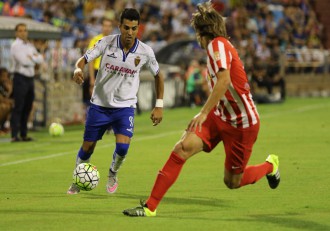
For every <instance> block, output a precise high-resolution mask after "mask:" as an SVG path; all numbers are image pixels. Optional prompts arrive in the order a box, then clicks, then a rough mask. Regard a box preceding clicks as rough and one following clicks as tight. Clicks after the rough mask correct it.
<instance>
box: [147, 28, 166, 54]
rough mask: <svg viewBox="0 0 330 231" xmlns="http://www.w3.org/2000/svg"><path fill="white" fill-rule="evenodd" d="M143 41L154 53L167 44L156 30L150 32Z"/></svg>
mask: <svg viewBox="0 0 330 231" xmlns="http://www.w3.org/2000/svg"><path fill="white" fill-rule="evenodd" d="M145 43H146V44H147V45H149V46H150V47H151V48H152V49H153V50H154V52H155V53H157V51H159V50H160V49H161V48H163V47H164V46H165V45H166V44H167V42H166V41H165V40H164V39H162V38H161V37H160V36H159V33H158V32H153V33H151V34H150V35H149V39H147V41H146V42H145Z"/></svg>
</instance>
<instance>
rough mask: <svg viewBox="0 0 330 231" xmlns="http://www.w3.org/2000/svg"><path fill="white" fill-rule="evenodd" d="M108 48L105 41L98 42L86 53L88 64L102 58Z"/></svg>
mask: <svg viewBox="0 0 330 231" xmlns="http://www.w3.org/2000/svg"><path fill="white" fill-rule="evenodd" d="M106 46H107V44H106V42H105V41H104V39H100V40H98V41H97V42H96V43H95V45H94V46H93V47H91V48H89V49H88V50H87V51H86V53H85V55H84V57H85V59H86V60H87V62H90V61H92V60H94V59H96V58H97V57H99V56H101V55H102V54H103V53H104V50H105V48H106Z"/></svg>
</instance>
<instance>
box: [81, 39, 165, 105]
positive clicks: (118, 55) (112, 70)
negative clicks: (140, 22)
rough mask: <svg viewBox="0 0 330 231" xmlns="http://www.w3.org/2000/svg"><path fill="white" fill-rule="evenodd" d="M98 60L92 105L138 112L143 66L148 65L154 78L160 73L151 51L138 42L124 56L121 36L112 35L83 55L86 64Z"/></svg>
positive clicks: (101, 40)
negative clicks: (124, 108) (132, 108)
mask: <svg viewBox="0 0 330 231" xmlns="http://www.w3.org/2000/svg"><path fill="white" fill-rule="evenodd" d="M99 56H101V63H100V68H99V70H98V72H97V76H96V79H95V85H94V89H93V94H92V98H91V103H93V104H95V105H98V106H102V107H108V108H123V107H134V108H135V107H136V103H137V92H138V89H139V84H140V77H139V73H140V70H141V68H142V66H144V65H146V67H147V68H148V69H149V71H150V72H151V74H152V75H153V76H155V75H157V74H158V72H159V65H158V62H157V60H156V58H155V54H154V52H153V50H152V49H151V47H149V46H148V45H146V44H145V43H143V42H141V41H140V40H138V39H135V43H134V45H133V47H132V48H131V49H130V50H129V52H127V53H126V54H125V52H124V50H123V46H122V44H121V42H120V35H109V36H105V37H103V38H102V39H100V40H99V41H98V42H97V43H96V44H95V46H94V47H93V48H91V49H89V50H88V51H87V52H86V53H85V55H84V57H85V59H86V60H87V62H90V61H92V60H94V59H96V58H97V57H99Z"/></svg>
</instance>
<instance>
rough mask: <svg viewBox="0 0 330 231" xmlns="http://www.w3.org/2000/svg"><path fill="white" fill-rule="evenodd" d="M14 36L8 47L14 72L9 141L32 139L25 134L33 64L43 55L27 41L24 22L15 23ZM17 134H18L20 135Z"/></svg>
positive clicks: (32, 79)
mask: <svg viewBox="0 0 330 231" xmlns="http://www.w3.org/2000/svg"><path fill="white" fill-rule="evenodd" d="M15 36H16V40H15V41H14V42H13V44H12V45H11V49H10V56H11V62H12V72H13V73H14V79H13V99H14V108H13V111H12V114H11V119H10V127H11V137H12V139H11V141H12V142H18V141H32V140H33V139H32V138H31V137H28V136H27V133H28V128H27V122H28V117H29V115H30V112H31V109H32V105H33V101H34V96H35V95H34V77H35V66H36V65H37V64H41V63H42V62H43V57H42V55H41V54H40V53H38V51H37V50H36V48H35V47H34V46H33V44H32V43H30V42H29V41H28V31H27V26H26V24H24V23H20V24H17V25H16V27H15ZM18 134H20V137H19V136H18Z"/></svg>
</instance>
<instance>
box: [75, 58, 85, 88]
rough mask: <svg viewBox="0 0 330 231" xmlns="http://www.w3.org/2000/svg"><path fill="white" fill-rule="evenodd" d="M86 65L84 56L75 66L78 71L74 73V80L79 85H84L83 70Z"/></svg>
mask: <svg viewBox="0 0 330 231" xmlns="http://www.w3.org/2000/svg"><path fill="white" fill-rule="evenodd" d="M86 64H87V60H86V58H85V57H84V56H82V57H80V58H79V59H78V60H77V62H76V64H75V68H76V69H75V70H74V72H73V80H74V81H75V82H76V83H78V84H82V83H83V82H84V74H83V69H84V67H85V65H86Z"/></svg>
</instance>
